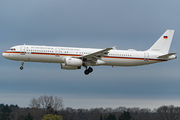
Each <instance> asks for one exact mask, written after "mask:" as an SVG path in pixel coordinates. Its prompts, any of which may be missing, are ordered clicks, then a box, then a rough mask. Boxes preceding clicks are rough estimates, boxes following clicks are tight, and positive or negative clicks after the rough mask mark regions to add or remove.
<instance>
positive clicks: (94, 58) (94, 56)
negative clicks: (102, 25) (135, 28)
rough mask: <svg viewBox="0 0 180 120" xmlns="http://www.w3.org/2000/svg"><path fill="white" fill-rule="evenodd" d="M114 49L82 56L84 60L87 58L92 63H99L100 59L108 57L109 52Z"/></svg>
mask: <svg viewBox="0 0 180 120" xmlns="http://www.w3.org/2000/svg"><path fill="white" fill-rule="evenodd" d="M111 49H113V48H106V49H103V50H100V51H97V52H94V53H91V54H88V55H84V56H82V58H86V59H87V60H91V61H94V62H95V61H97V60H98V59H100V58H101V57H103V56H105V55H107V54H108V53H109V52H108V51H109V50H111Z"/></svg>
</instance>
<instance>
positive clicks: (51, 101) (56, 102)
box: [29, 95, 63, 111]
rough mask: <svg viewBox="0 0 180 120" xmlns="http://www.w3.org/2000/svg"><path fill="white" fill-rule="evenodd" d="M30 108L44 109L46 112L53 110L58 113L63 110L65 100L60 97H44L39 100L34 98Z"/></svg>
mask: <svg viewBox="0 0 180 120" xmlns="http://www.w3.org/2000/svg"><path fill="white" fill-rule="evenodd" d="M29 106H30V107H31V108H43V109H45V110H47V109H52V110H54V111H58V110H61V109H63V100H62V99H61V98H60V97H56V96H55V97H53V96H52V95H51V96H47V95H43V96H40V97H39V98H37V99H36V98H33V99H32V100H31V101H30V104H29Z"/></svg>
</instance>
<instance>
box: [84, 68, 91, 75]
mask: <svg viewBox="0 0 180 120" xmlns="http://www.w3.org/2000/svg"><path fill="white" fill-rule="evenodd" d="M92 71H93V68H92V67H89V68H88V69H87V68H86V70H85V71H84V74H85V75H88V74H89V73H91V72H92Z"/></svg>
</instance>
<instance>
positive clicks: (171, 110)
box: [157, 105, 180, 120]
mask: <svg viewBox="0 0 180 120" xmlns="http://www.w3.org/2000/svg"><path fill="white" fill-rule="evenodd" d="M157 114H158V115H159V117H160V119H161V120H179V118H180V108H179V107H174V106H173V105H170V106H162V107H160V108H158V109H157Z"/></svg>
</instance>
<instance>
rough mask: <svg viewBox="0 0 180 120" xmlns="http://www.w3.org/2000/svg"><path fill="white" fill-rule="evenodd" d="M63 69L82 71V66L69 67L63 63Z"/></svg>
mask: <svg viewBox="0 0 180 120" xmlns="http://www.w3.org/2000/svg"><path fill="white" fill-rule="evenodd" d="M61 69H65V70H76V69H81V66H69V65H66V64H65V63H61Z"/></svg>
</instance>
